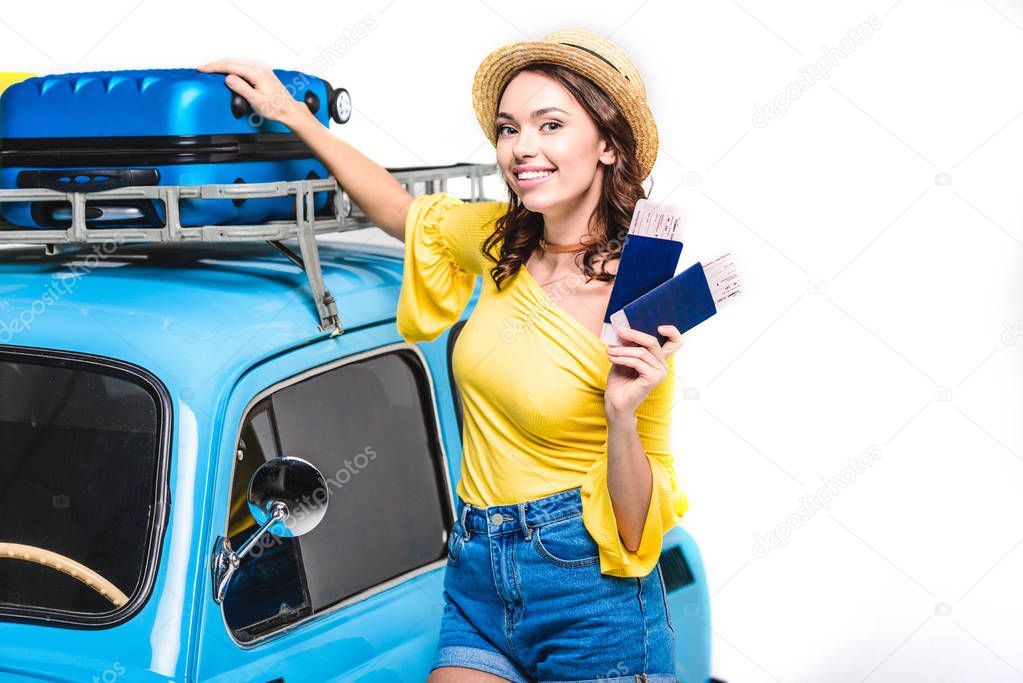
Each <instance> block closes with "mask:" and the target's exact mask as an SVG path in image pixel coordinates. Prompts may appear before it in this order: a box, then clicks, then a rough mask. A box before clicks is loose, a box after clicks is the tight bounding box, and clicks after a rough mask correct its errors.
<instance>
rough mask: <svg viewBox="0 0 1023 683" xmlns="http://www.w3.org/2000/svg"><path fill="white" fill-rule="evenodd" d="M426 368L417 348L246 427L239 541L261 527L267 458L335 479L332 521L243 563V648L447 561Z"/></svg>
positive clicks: (444, 502)
mask: <svg viewBox="0 0 1023 683" xmlns="http://www.w3.org/2000/svg"><path fill="white" fill-rule="evenodd" d="M435 424H436V421H435V418H434V415H433V408H432V398H431V396H430V394H429V385H428V383H427V382H426V377H425V374H424V370H423V368H422V366H421V364H420V363H419V361H418V359H417V357H416V356H415V355H414V354H412V353H411V352H408V351H400V352H395V353H388V354H384V355H379V356H375V357H372V358H366V359H363V360H359V361H354V362H350V363H347V364H344V365H341V366H339V367H336V368H333V369H331V370H328V371H326V372H323V373H320V374H317V375H314V376H312V377H308V378H306V379H303V380H301V381H299V382H297V383H295V384H291V385H289V386H285V387H283V388H281V389H279V390H278V391H276V392H274V393H273V394H272V395H270V396H268V397H267V398H265V399H263V400H262V401H260V402H259V403H258V404H257V405H256V406H254V407H253V409H252V410H251V411H250V412H249V414H248V415H247V416H246V418H245V422H244V424H243V426H242V432H241V442H240V443H239V445H238V448H239V450H240V452H241V453H242V457H241V459H240V460H236V463H235V473H234V477H233V480H232V485H231V486H232V493H231V515H230V530H229V533H230V536H231V544H232V546H233V547H234V548H238V547H239V546H240V545H241V544H242V543H243V542H244V541H245V540H246V539H248V538H249V537H250V536H251V535H252V534H253V533H254V532H255V530H256V528H257V527H256V523H255V521H254V520H253V519H252V517H251V515H250V514H249V510H248V503H247V498H246V494H247V491H248V483H249V480H250V479H251V477H252V473H253V472H254V471H255V470H256V468H257V467H258V466H259V465H260V464H261V463H263V462H265V461H266V460H268V459H270V458H274V457H278V456H282V455H288V456H296V457H299V458H303V459H305V460H308V461H309V462H311V463H312V464H314V465H315V466H316V467H317V468H318V469H319V470H320V472H321V473H322V474H323V476H324V478H325V479H326V480H327V489H328V493H329V502H328V505H327V513H326V516H325V517H324V519H323V521H322V522H321V523H320V525H319V526H317V527H316V528H315V529H314V530H313V531H311V532H310V533H308V534H307V535H305V536H301V537H299V538H294V539H279V538H276V537H273V536H270V537H268V538H264V542H261V543H260V545H258V546H257V547H256V549H254V551H253V553H255V555H250V556H248V557H246V558H244V559H243V560H242V563H241V566H240V567H239V568H238V571H237V572H236V574H235V577H234V578H233V579H232V581H231V584H230V586H229V587H228V591H227V595H226V597H225V599H224V613H225V616H226V619H227V623H228V625H229V626H230V627H231V628H232V631H233V632H234V634H235V637H237V638H238V639H239V640H242V641H245V640H250V639H252V638H255V637H258V636H260V635H262V634H265V633H268V632H270V631H273V630H274V629H276V628H278V627H280V626H282V625H284V624H287V623H290V622H292V621H295V620H297V619H299V618H301V617H303V616H306V615H308V614H315V613H317V612H319V611H321V610H323V609H326V608H328V607H330V606H331V605H335V604H337V603H338V602H339V601H341V600H344V599H345V598H348V597H350V596H352V595H355V594H356V593H359V592H361V591H363V590H366V589H368V588H371V587H373V586H376V585H378V584H380V583H383V582H385V581H387V580H388V579H391V578H394V577H397V576H400V575H402V574H405V573H406V572H409V571H411V570H413V569H416V568H418V567H421V566H423V565H426V564H429V563H431V562H434V561H436V560H439V559H441V558H443V557H444V553H445V550H446V547H445V533H446V531H445V530H446V529H447V528H448V527H449V526H450V519H449V516H450V513H449V507H450V503H449V500H448V492H447V483H446V475H445V473H444V470H443V465H442V464H441V453H440V448H439V445H438V442H437V435H436V433H435V432H436V427H435Z"/></svg>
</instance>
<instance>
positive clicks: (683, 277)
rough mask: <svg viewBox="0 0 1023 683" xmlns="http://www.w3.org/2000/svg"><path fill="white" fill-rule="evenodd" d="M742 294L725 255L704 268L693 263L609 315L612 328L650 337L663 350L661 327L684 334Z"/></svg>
mask: <svg viewBox="0 0 1023 683" xmlns="http://www.w3.org/2000/svg"><path fill="white" fill-rule="evenodd" d="M741 291H742V289H741V286H740V284H739V278H738V275H737V274H736V272H735V265H734V263H733V262H732V260H731V254H724V255H722V256H720V257H718V258H716V259H714V261H711V262H710V263H709V264H707V265H706V266H705V265H703V264H702V263H699V262H697V263H694V264H693V265H691V266H689V267H688V268H686V269H685V270H683V271H682V272H681V273H679V274H678V275H676V276H674V277H672V278H670V279H669V280H667V281H666V282H663V283H662V284H660V285H658V286H657V287H654V288H653V289H651V290H650V291H648V292H646V293H645V294H642V295H641V296H639V297H638V298H637V299H635V300H633V301H631V302H629V303H627V304H625V306H623V307H622V308H621V309H620V310H617V311H615V312H614V313H612V314H611V316H610V320H611V323H612V325H613V326H614V327H615V328H621V327H630V328H632V329H635V330H639V331H640V332H646V333H647V334H650V335H653V336H655V337H657V341H658V343H659V344H661V345H662V346H663V345H664V343H665V342H666V341H668V338H667V337H666V336H664V335H663V334H660V333H659V332H658V331H657V328H658V327H659V326H660V325H674V326H675V327H677V328H678V331H679V332H681V333H685V332H686V331H687V330H690V329H692V328H694V327H696V326H697V325H699V324H700V323H702V322H703V321H704V320H706V319H707V318H709V317H711V316H712V315H714V314H715V313H717V310H718V304H720V303H722V302H724V301H726V300H728V299H730V298H732V297H733V296H736V295H737V294H739V293H740V292H741ZM609 308H610V307H609Z"/></svg>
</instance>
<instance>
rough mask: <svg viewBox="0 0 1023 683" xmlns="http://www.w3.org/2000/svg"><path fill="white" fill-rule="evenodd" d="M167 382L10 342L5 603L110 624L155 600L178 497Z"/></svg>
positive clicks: (4, 412)
mask: <svg viewBox="0 0 1023 683" xmlns="http://www.w3.org/2000/svg"><path fill="white" fill-rule="evenodd" d="M161 392H162V389H160V388H159V387H158V386H157V385H156V384H155V380H154V379H152V378H149V377H147V376H145V375H144V373H141V371H136V370H131V369H129V368H127V367H126V366H121V365H120V364H114V363H113V362H111V365H110V366H109V367H108V366H105V363H103V362H97V361H96V359H92V358H91V357H90V358H89V359H88V360H86V359H85V358H84V357H71V356H58V355H52V356H51V355H49V354H43V353H39V354H30V353H25V352H14V351H11V352H6V351H0V519H3V520H4V523H3V527H2V529H0V613H2V614H5V615H13V616H21V617H27V618H30V619H31V618H38V619H40V620H45V621H47V622H71V623H88V624H104V623H113V621H114V620H116V618H115V617H114V616H112V615H115V614H116V613H124V612H125V611H130V609H131V607H132V605H133V604H135V605H137V603H138V602H139V601H140V600H142V599H144V595H143V594H144V593H145V591H146V589H147V587H148V585H149V583H150V582H151V576H152V572H153V571H154V570H155V568H156V556H157V555H156V551H157V549H158V543H159V542H158V538H159V534H160V529H158V528H157V527H158V526H159V525H160V523H161V522H162V520H163V517H164V515H163V512H164V510H165V505H166V504H167V500H166V495H165V487H166V481H165V477H164V476H163V473H162V468H165V465H166V463H165V462H164V458H165V456H166V450H167V446H166V443H165V437H166V432H165V430H164V423H165V419H166V415H165V412H166V411H167V410H169V409H165V407H164V406H165V404H166V399H165V397H163V398H161V395H162V394H161ZM76 574H77V575H78V576H82V577H88V580H86V581H83V580H79V579H77V578H75V575H76Z"/></svg>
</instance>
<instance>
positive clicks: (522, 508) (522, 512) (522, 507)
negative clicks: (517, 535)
mask: <svg viewBox="0 0 1023 683" xmlns="http://www.w3.org/2000/svg"><path fill="white" fill-rule="evenodd" d="M526 505H527V504H526V503H519V523H520V524H521V525H522V533H523V534H525V536H526V540H527V541H528V540H530V539H532V538H533V530H532V529H530V528H529V525H528V524H526Z"/></svg>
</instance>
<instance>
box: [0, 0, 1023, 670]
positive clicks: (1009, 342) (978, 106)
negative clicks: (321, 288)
mask: <svg viewBox="0 0 1023 683" xmlns="http://www.w3.org/2000/svg"><path fill="white" fill-rule="evenodd" d="M828 5H829V6H825V4H824V3H815V2H802V3H785V4H784V6H782V5H781V4H780V3H769V2H764V1H761V0H742V1H741V2H738V3H737V2H717V3H708V2H704V3H676V2H667V1H657V0H649V1H647V2H615V3H595V2H560V3H554V2H526V1H519V2H512V3H498V2H496V1H491V0H487V2H483V1H481V0H471V1H466V2H459V3H455V2H450V3H426V2H414V1H413V0H393V1H392V0H377V1H374V2H343V3H342V2H331V3H303V2H278V3H271V2H247V3H241V2H213V1H207V2H175V3H158V2H155V1H153V0H148V1H143V2H132V1H129V2H104V3H102V4H97V3H79V2H74V3H59V4H58V3H24V4H23V3H18V4H10V5H5V7H4V12H3V17H2V18H0V51H2V55H3V60H2V62H3V63H2V65H0V68H3V69H6V70H8V71H30V72H34V73H48V72H54V71H85V70H98V69H117V68H143V67H187V66H195V65H198V64H201V63H203V62H206V61H210V60H213V59H216V58H220V57H226V56H238V57H245V58H253V59H259V60H262V61H265V62H268V63H270V64H272V65H273V66H275V67H279V68H291V69H300V70H304V71H307V72H310V73H316V74H317V75H321V76H324V77H326V78H327V79H328V80H330V81H331V82H332V83H333V85H334V86H344V87H346V88H348V89H349V91H350V92H351V93H352V98H353V103H354V106H355V111H354V114H353V116H352V120H351V122H350V123H349V124H347V125H345V126H337V125H336V124H335V126H334V128H333V129H334V131H335V133H336V134H338V135H341V136H342V137H344V138H345V139H346V140H347V141H348V142H350V143H351V144H353V145H355V146H356V147H358V148H359V149H360V150H361V151H363V152H364V153H365V154H367V155H368V156H370V157H371V158H373V159H374V160H376V161H377V162H378V163H380V164H382V165H385V166H392V167H393V166H402V165H406V166H407V165H421V164H447V163H453V162H457V161H476V162H487V163H492V162H493V161H494V150H493V147H491V146H490V144H489V143H488V142H487V141H486V138H485V137H484V136H483V133H482V132H481V131H480V129H479V127H478V125H477V123H476V120H475V117H474V114H473V110H472V100H471V93H470V87H471V82H472V76H473V73H474V72H475V69H476V66H477V65H478V64H479V62H480V60H481V59H482V58H483V57H484V56H485V55H486V54H487V53H488V52H489V51H491V50H493V49H495V48H496V47H498V46H500V45H503V44H505V43H509V42H513V41H516V40H526V39H539V38H542V37H543V36H544V35H546V34H547V33H549V32H552V31H554V30H558V29H562V28H584V29H588V30H591V31H595V32H599V33H601V34H603V35H605V36H610V38H611V39H612V40H614V41H615V42H617V43H618V44H619V45H620V46H621V47H622V48H623V49H625V50H626V51H627V52H628V53H629V54H630V55H631V56H632V57H633V59H634V61H635V62H636V63H637V65H638V66H639V68H640V71H641V72H642V74H643V75H644V79H645V81H646V84H647V89H648V92H649V97H650V103H651V108H652V110H653V112H654V115H655V117H656V119H657V122H658V126H659V129H660V136H661V147H660V155H659V157H658V162H657V165H656V167H655V168H654V171H653V178H654V186H653V190H652V194H651V196H652V198H653V199H655V200H658V201H667V202H669V203H672V204H676V205H678V206H680V207H682V208H683V210H684V211H685V215H686V216H687V222H686V227H685V230H686V233H685V234H686V245H687V246H686V251H685V254H686V255H687V258H688V260H689V261H690V262H691V261H693V260H696V259H704V260H705V259H708V258H711V257H713V256H715V255H717V254H718V253H719V252H720V251H722V250H724V249H731V250H732V251H733V253H734V254H735V255H736V257H737V259H738V260H739V263H740V266H741V268H742V274H743V276H744V280H745V289H746V292H745V294H744V295H743V298H742V299H740V300H738V301H736V302H735V303H734V305H733V306H731V307H730V308H728V309H727V315H726V314H725V311H724V310H723V311H722V314H721V315H719V316H716V317H715V318H714V319H712V320H711V321H708V322H707V323H705V324H704V325H701V326H700V327H699V328H697V329H695V330H693V331H692V332H691V333H690V334H688V335H687V341H686V344H685V346H684V347H683V349H682V350H681V351H679V352H678V353H679V356H678V357H677V363H676V365H677V370H678V377H677V378H676V379H677V381H678V382H679V385H678V387H677V390H678V391H677V393H678V396H679V398H680V400H679V403H678V405H677V407H676V413H675V421H674V431H673V439H674V445H675V450H676V453H677V457H678V471H679V475H680V478H681V481H682V484H683V487H684V488H685V490H686V492H687V495H688V496H689V499H690V503H691V507H690V511H689V512H688V513H687V515H686V518H685V522H684V524H685V526H686V528H687V529H688V530H689V532H690V533H692V534H693V536H694V537H695V538H696V540H697V541H698V543H699V544H700V547H701V549H702V552H703V558H704V561H705V564H706V569H707V575H708V581H709V590H710V593H711V595H712V618H713V624H712V626H713V646H714V673H715V675H716V676H718V677H721V678H724V679H726V680H728V681H730V682H732V683H746V682H756V681H784V682H795V681H828V682H829V683H839V682H844V681H864V680H868V681H876V682H881V681H907V680H909V681H957V682H958V681H967V680H969V681H981V680H983V681H1020V680H1023V626H1021V616H1020V614H1021V613H1023V588H1021V585H1023V582H1021V580H1020V578H1019V577H1020V576H1023V547H1021V545H1023V514H1021V513H1023V496H1021V490H1023V455H1021V454H1023V438H1021V437H1023V430H1021V426H1020V424H1021V420H1020V417H1021V415H1023V413H1021V400H1020V399H1021V382H1020V380H1021V379H1023V373H1021V359H1023V339H1021V337H1023V296H1021V292H1023V288H1021V284H1023V283H1021V279H1023V278H1021V273H1023V269H1021V265H1023V221H1021V215H1023V200H1021V193H1020V185H1021V180H1023V169H1021V164H1020V158H1021V155H1020V147H1021V143H1023V88H1021V87H1020V84H1021V77H1020V76H1021V65H1023V3H1021V2H1019V1H1018V0H1015V1H1012V0H990V1H985V0H969V1H968V0H962V1H961V2H925V1H924V0H900V1H898V2H895V1H894V0H884V1H882V2H846V3H841V5H840V6H839V4H838V3H828ZM871 16H873V17H874V19H871ZM871 23H873V24H874V26H871ZM370 24H372V28H370ZM864 25H865V26H867V27H869V29H870V30H869V31H868V30H866V29H864V32H865V33H868V34H869V37H866V38H863V37H862V36H861V38H860V40H859V41H858V42H857V41H851V40H845V42H843V39H847V38H848V37H849V31H853V32H854V33H855V32H856V31H857V30H858V29H859V28H862V27H863V26H864ZM339 46H340V48H341V49H339ZM827 54H830V55H831V57H830V59H829V58H827V57H825V55H827ZM318 57H319V58H320V59H317V58H318ZM324 57H326V59H324ZM822 59H823V60H825V61H829V62H830V67H831V70H830V75H829V77H828V78H826V79H816V80H812V81H809V82H808V83H806V84H805V85H807V87H804V88H799V87H793V90H792V94H791V96H790V97H789V100H790V101H789V103H788V106H787V108H786V113H784V114H780V115H778V116H775V117H773V118H768V119H767V120H766V121H765V120H759V121H754V113H755V112H756V111H757V109H756V107H757V105H760V106H762V107H766V106H767V105H768V103H770V102H773V101H776V99H777V98H778V96H779V95H782V96H784V94H785V93H786V91H787V90H788V89H789V88H790V86H793V84H798V81H797V79H798V78H799V77H800V75H801V69H803V68H804V67H809V66H811V65H814V64H816V63H818V62H819V61H820V60H822ZM763 123H766V125H757V124H763ZM495 198H500V197H495ZM350 237H351V238H353V239H360V240H382V241H388V240H390V238H388V237H387V236H385V235H384V234H383V233H382V232H380V231H378V230H376V229H373V230H371V231H362V232H361V233H359V234H354V235H351V236H350ZM395 243H397V242H395ZM870 449H873V453H874V454H875V457H873V458H871V459H869V465H868V466H867V467H865V468H863V467H860V469H859V471H854V470H851V469H847V470H845V474H846V478H845V479H844V480H843V479H842V475H843V468H847V467H848V466H849V465H848V461H849V459H850V458H852V459H855V458H856V457H857V456H859V455H861V454H864V453H868V452H869V451H870ZM849 475H851V476H849ZM836 480H838V482H839V483H837V484H836V483H835V481H836ZM828 481H831V482H832V483H831V485H830V488H829V485H828V483H827V482H828ZM823 491H830V492H831V498H830V500H829V501H828V504H827V507H826V508H821V509H812V510H810V508H809V507H805V508H804V509H808V510H810V512H809V513H808V514H805V515H804V517H805V518H802V517H799V516H798V513H799V511H800V507H801V505H803V506H806V505H807V502H806V501H807V498H805V497H807V496H813V497H817V498H818V499H819V498H820V496H822V495H827V494H826V493H822V492H823ZM779 529H783V530H785V531H786V533H787V534H788V535H787V537H786V541H785V542H784V543H779V544H776V546H775V547H770V546H769V545H767V544H765V545H762V546H760V552H758V549H757V548H758V539H769V538H771V536H770V535H771V534H772V533H777V531H778V530H779Z"/></svg>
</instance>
